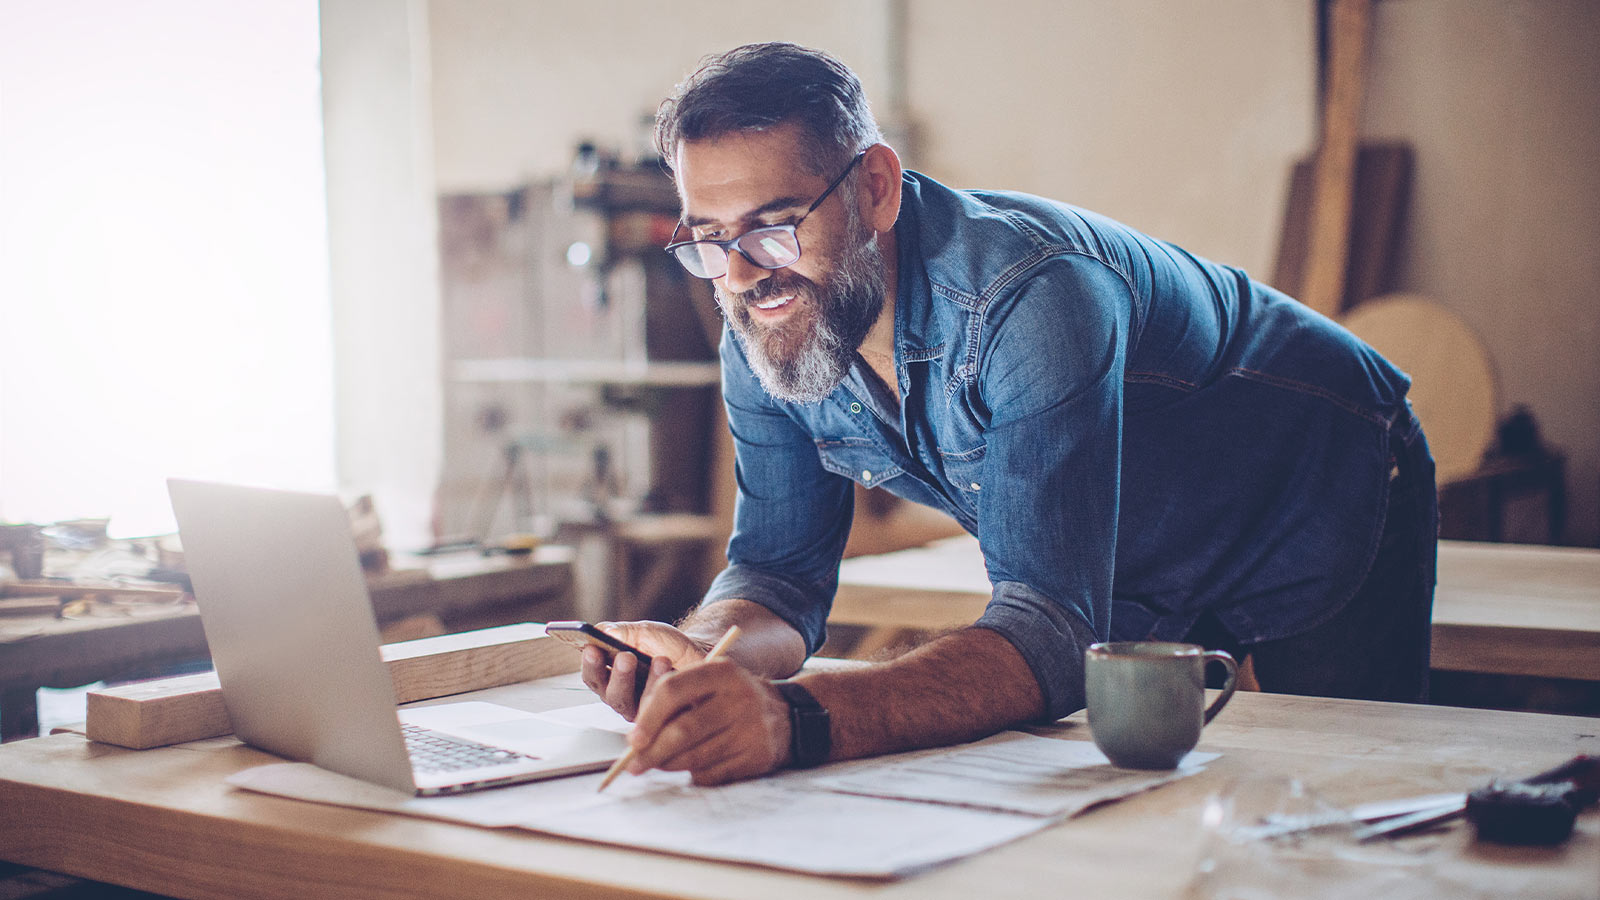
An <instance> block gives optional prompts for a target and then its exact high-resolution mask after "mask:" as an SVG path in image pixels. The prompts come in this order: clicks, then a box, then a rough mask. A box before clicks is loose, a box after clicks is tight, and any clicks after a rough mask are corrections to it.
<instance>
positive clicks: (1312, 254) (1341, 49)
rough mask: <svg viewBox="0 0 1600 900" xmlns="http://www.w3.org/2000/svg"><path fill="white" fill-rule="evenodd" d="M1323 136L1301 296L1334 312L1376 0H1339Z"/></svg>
mask: <svg viewBox="0 0 1600 900" xmlns="http://www.w3.org/2000/svg"><path fill="white" fill-rule="evenodd" d="M1330 15H1331V17H1332V18H1331V21H1330V23H1329V50H1328V67H1327V82H1326V85H1327V87H1326V90H1325V92H1324V95H1323V104H1322V136H1321V142H1320V146H1319V147H1318V150H1317V167H1316V179H1315V186H1314V196H1313V199H1312V204H1311V228H1310V243H1309V245H1308V253H1307V258H1306V274H1305V283H1304V284H1302V285H1301V286H1300V295H1299V299H1300V300H1301V301H1302V302H1303V303H1305V304H1306V305H1307V306H1309V307H1311V308H1312V309H1314V310H1316V311H1317V312H1320V313H1322V314H1323V315H1326V316H1329V317H1332V316H1337V315H1338V314H1339V307H1340V305H1341V303H1342V301H1343V299H1344V285H1345V269H1346V266H1347V265H1348V262H1349V242H1350V212H1351V209H1352V204H1353V199H1354V198H1353V195H1354V186H1355V165H1356V144H1357V135H1358V132H1359V130H1360V124H1361V99H1362V91H1363V81H1364V79H1365V77H1366V67H1367V44H1368V40H1367V37H1368V34H1369V33H1370V32H1371V25H1372V0H1333V4H1332V8H1331V12H1330Z"/></svg>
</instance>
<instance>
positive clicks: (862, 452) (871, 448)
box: [817, 438, 905, 488]
mask: <svg viewBox="0 0 1600 900" xmlns="http://www.w3.org/2000/svg"><path fill="white" fill-rule="evenodd" d="M817 457H818V458H819V459H821V460H822V467H823V468H824V469H827V470H828V471H829V472H832V473H833V474H835V475H843V476H844V477H846V478H848V479H850V480H851V481H854V482H855V483H856V484H859V485H862V486H863V487H869V488H870V487H877V486H878V485H880V484H882V483H883V482H885V481H888V480H889V479H891V478H894V477H895V476H897V475H899V474H901V473H902V472H903V471H905V470H904V469H902V468H900V467H899V466H897V465H895V464H894V461H893V460H891V459H890V458H889V457H888V456H887V455H886V454H885V453H884V452H883V451H882V450H879V449H878V448H877V447H876V446H875V445H873V443H872V442H871V441H868V440H866V439H864V438H837V439H825V440H819V441H817Z"/></svg>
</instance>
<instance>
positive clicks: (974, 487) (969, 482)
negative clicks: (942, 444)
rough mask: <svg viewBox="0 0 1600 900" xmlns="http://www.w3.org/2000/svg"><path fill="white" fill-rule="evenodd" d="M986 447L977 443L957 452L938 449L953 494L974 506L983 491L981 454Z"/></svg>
mask: <svg viewBox="0 0 1600 900" xmlns="http://www.w3.org/2000/svg"><path fill="white" fill-rule="evenodd" d="M986 449H988V448H987V447H986V446H985V445H983V444H979V445H978V446H977V447H975V448H973V449H971V450H965V451H962V452H959V453H957V452H946V451H943V450H941V451H939V459H940V461H941V462H942V463H943V464H944V479H945V481H946V482H947V483H948V484H949V485H950V487H952V488H954V489H955V496H957V497H960V498H961V499H963V500H965V501H967V502H968V503H971V504H973V505H974V506H976V505H977V503H978V496H979V495H980V494H981V493H982V492H983V454H984V451H985V450H986Z"/></svg>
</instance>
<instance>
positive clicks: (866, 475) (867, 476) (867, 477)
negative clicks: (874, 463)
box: [861, 469, 872, 481]
mask: <svg viewBox="0 0 1600 900" xmlns="http://www.w3.org/2000/svg"><path fill="white" fill-rule="evenodd" d="M861 480H862V481H871V480H872V472H871V471H869V470H867V469H862V470H861Z"/></svg>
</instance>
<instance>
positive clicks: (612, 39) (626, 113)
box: [430, 0, 887, 191]
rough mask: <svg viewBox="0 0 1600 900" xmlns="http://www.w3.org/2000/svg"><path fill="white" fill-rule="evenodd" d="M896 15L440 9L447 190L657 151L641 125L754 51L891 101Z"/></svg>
mask: <svg viewBox="0 0 1600 900" xmlns="http://www.w3.org/2000/svg"><path fill="white" fill-rule="evenodd" d="M886 15H887V13H886V4H885V3H884V2H883V0H807V2H806V3H804V4H803V6H802V5H798V4H797V5H793V6H790V7H787V8H783V9H781V10H775V8H774V7H773V6H771V5H770V4H760V3H726V2H719V0H683V2H675V3H671V4H645V3H638V2H630V0H588V2H584V3H570V2H557V0H545V2H527V0H460V2H439V3H433V4H431V6H430V21H431V24H432V29H431V30H432V35H433V40H432V43H433V74H434V77H433V109H434V119H433V124H434V146H435V154H436V160H437V166H438V168H437V172H438V179H439V187H440V189H441V190H443V191H470V190H503V189H505V188H507V187H510V186H513V185H516V184H520V183H522V182H523V181H525V180H526V179H527V178H529V177H530V176H536V177H537V176H549V175H552V174H555V173H557V172H560V171H562V170H563V169H565V168H566V167H567V165H568V164H570V163H571V161H572V157H573V148H574V147H575V146H576V145H577V143H578V141H580V140H582V139H585V138H588V139H592V140H594V141H596V142H597V143H599V144H600V145H602V146H608V147H614V148H617V149H619V150H621V151H623V152H624V153H631V152H632V151H634V150H635V149H636V148H638V147H639V146H640V144H641V142H643V143H645V144H647V143H648V141H647V140H645V139H644V138H642V137H641V135H645V136H647V134H648V132H647V131H646V128H647V126H645V125H641V120H643V119H644V118H646V117H651V116H654V114H655V110H656V105H657V104H658V103H660V102H661V98H662V97H664V96H665V95H666V93H667V92H668V91H669V90H671V88H672V85H673V84H674V83H676V82H677V81H678V80H680V79H681V78H683V77H684V76H685V75H687V74H688V73H689V72H690V71H691V70H692V69H693V68H694V65H695V63H696V61H698V60H699V59H700V58H701V57H702V56H705V55H706V54H708V53H712V52H715V51H717V50H723V49H727V48H729V47H733V46H736V45H738V44H742V43H747V42H750V41H764V40H788V41H795V42H797V43H802V44H810V45H816V46H821V47H825V48H827V49H828V50H829V51H830V52H832V53H834V54H835V55H837V56H838V57H839V58H841V59H843V60H844V61H845V62H846V63H848V64H849V65H850V66H851V67H852V68H855V69H856V72H857V74H859V75H860V76H861V80H862V82H863V83H864V84H865V85H866V86H867V89H868V91H869V92H876V91H881V90H882V89H883V88H884V86H885V83H886V78H887V74H886V71H885V61H884V46H885V38H886V21H887V20H886Z"/></svg>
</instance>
